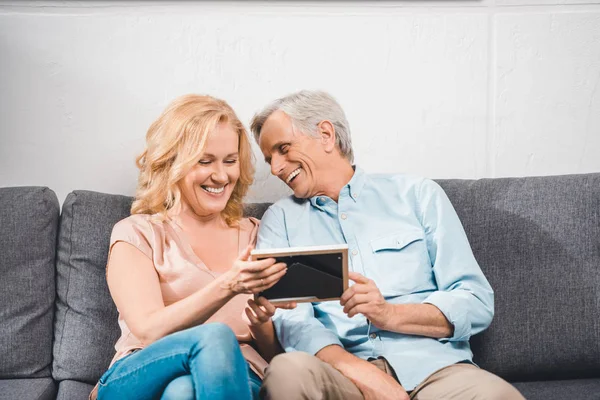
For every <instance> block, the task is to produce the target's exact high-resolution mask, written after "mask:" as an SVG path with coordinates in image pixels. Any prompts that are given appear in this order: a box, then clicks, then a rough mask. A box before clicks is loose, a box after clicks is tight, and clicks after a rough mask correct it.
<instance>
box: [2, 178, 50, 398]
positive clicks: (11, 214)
mask: <svg viewBox="0 0 600 400" xmlns="http://www.w3.org/2000/svg"><path fill="white" fill-rule="evenodd" d="M58 213H59V205H58V199H57V198H56V195H55V194H54V192H53V191H52V190H50V189H48V188H44V187H12V188H0V254H1V255H2V257H1V258H0V307H1V308H0V379H5V378H37V377H48V376H50V366H51V363H52V319H53V318H54V297H55V294H54V293H55V285H54V260H55V248H56V232H57V229H58ZM0 392H2V390H0ZM15 398H17V397H15Z"/></svg>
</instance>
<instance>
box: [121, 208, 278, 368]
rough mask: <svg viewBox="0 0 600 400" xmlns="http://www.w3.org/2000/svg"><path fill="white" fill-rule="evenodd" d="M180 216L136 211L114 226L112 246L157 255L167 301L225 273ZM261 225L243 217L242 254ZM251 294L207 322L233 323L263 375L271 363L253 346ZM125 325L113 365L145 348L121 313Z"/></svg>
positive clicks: (248, 355) (250, 360)
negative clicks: (206, 256)
mask: <svg viewBox="0 0 600 400" xmlns="http://www.w3.org/2000/svg"><path fill="white" fill-rule="evenodd" d="M176 221H177V219H176V218H175V219H168V220H166V221H164V222H160V221H157V220H156V219H153V218H152V216H151V215H145V214H135V215H132V216H130V217H128V218H125V219H124V220H122V221H120V222H118V223H117V224H116V225H115V226H114V228H113V231H112V235H111V238H110V249H112V247H113V245H114V244H115V243H117V242H126V243H129V244H131V245H133V246H135V247H136V248H137V249H139V250H140V251H141V252H142V253H144V254H145V255H146V256H147V257H148V258H149V259H150V260H152V262H153V263H154V267H155V268H156V272H157V273H158V277H159V280H160V288H161V292H162V296H163V301H164V304H165V306H168V305H169V304H172V303H174V302H176V301H178V300H181V299H183V298H185V297H187V296H189V295H191V294H192V293H193V292H195V291H196V290H198V289H199V288H201V287H203V286H206V285H207V284H209V283H210V282H211V281H213V280H214V279H215V278H216V277H218V276H219V275H220V273H217V272H213V271H211V270H210V269H208V268H207V267H206V265H205V264H204V263H203V262H202V260H200V258H198V256H197V255H196V253H194V251H193V250H192V246H191V245H190V243H189V242H187V241H186V240H185V235H184V233H183V231H182V229H181V227H180V226H179V225H178V224H177V222H176ZM258 224H259V221H258V220H257V219H254V218H244V219H242V220H241V221H240V229H239V240H238V242H239V246H238V247H239V248H238V253H239V252H241V251H242V250H244V249H245V248H246V247H247V246H248V245H249V244H254V243H255V242H256V234H257V231H258ZM109 254H110V253H109ZM111 268H113V267H111ZM250 297H251V295H242V294H240V295H238V296H235V297H234V298H233V299H231V300H230V301H229V302H227V303H226V304H225V305H224V306H223V307H222V308H221V309H220V310H219V311H217V312H216V313H215V314H214V315H213V316H212V317H211V318H210V319H209V320H208V321H207V323H208V322H222V323H225V324H227V325H228V326H229V327H230V328H231V329H232V330H233V332H235V335H236V337H237V339H238V341H239V343H240V347H241V349H242V354H243V355H244V357H245V358H246V360H247V361H248V363H249V364H250V366H251V368H252V370H254V372H256V373H257V374H258V375H259V376H260V377H261V378H263V377H264V370H265V368H266V367H267V362H266V361H265V360H264V359H263V358H262V357H261V356H260V354H258V352H257V351H256V350H255V349H254V348H253V347H252V346H250V343H251V342H252V336H251V335H250V330H249V329H248V326H247V325H246V323H245V322H244V321H243V320H242V313H243V311H244V308H245V305H246V301H247V300H248V299H249V298H250ZM119 326H120V327H121V337H120V339H119V340H118V341H117V343H116V345H115V349H116V351H117V353H116V354H115V356H114V358H113V360H112V362H111V365H112V364H113V363H114V362H115V361H117V360H118V359H120V358H122V357H124V356H125V355H127V354H129V353H131V351H133V350H135V349H141V348H143V347H144V346H143V344H142V343H141V342H140V341H139V340H138V339H137V338H136V337H135V336H134V335H133V334H132V333H131V331H130V330H129V328H128V327H127V324H126V323H125V321H124V320H123V318H122V316H121V315H120V314H119Z"/></svg>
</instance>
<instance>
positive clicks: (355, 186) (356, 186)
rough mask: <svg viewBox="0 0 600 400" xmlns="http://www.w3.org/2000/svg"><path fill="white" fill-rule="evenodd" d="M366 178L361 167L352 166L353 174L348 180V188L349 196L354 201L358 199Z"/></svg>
mask: <svg viewBox="0 0 600 400" xmlns="http://www.w3.org/2000/svg"><path fill="white" fill-rule="evenodd" d="M366 179H367V174H365V171H363V170H362V168H360V167H358V166H356V165H355V166H354V175H352V179H350V182H348V185H347V186H348V187H349V188H350V197H351V198H352V200H354V201H355V202H356V201H358V196H359V195H360V192H361V191H362V189H363V187H365V181H366Z"/></svg>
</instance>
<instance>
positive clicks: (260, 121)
mask: <svg viewBox="0 0 600 400" xmlns="http://www.w3.org/2000/svg"><path fill="white" fill-rule="evenodd" d="M278 110H281V111H283V112H284V113H286V114H287V115H288V116H289V117H290V119H291V120H292V125H293V127H294V129H295V130H297V131H300V132H301V133H303V134H306V135H308V136H312V137H319V131H318V129H317V125H318V124H319V122H321V121H324V120H327V121H330V122H331V123H332V124H333V126H334V127H335V142H336V145H337V146H338V148H339V149H340V152H341V153H342V154H343V155H344V157H346V159H347V160H348V161H350V162H351V163H352V162H354V151H353V150H352V139H351V137H350V125H349V124H348V120H347V119H346V115H345V114H344V110H342V107H341V106H340V105H339V103H338V102H337V101H336V100H335V99H334V98H333V97H332V96H331V95H330V94H328V93H326V92H322V91H310V90H302V91H300V92H296V93H292V94H290V95H288V96H285V97H282V98H280V99H277V100H275V101H273V102H272V103H271V104H269V105H267V106H266V107H265V108H264V109H263V110H262V111H260V112H258V113H256V114H255V115H254V117H253V118H252V123H251V124H250V129H251V130H252V133H253V134H254V138H255V139H256V142H257V143H258V139H259V138H260V131H261V130H262V127H263V125H264V123H265V121H266V120H267V119H268V118H269V117H270V116H271V114H273V113H274V112H275V111H278Z"/></svg>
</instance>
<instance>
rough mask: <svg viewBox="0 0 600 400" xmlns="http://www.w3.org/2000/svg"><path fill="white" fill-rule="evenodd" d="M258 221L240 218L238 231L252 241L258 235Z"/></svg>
mask: <svg viewBox="0 0 600 400" xmlns="http://www.w3.org/2000/svg"><path fill="white" fill-rule="evenodd" d="M259 225H260V221H259V220H258V219H256V218H254V217H248V218H242V219H241V220H240V230H241V231H242V232H244V233H246V234H247V235H249V236H250V239H254V238H255V237H256V235H257V234H258V226H259Z"/></svg>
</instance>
